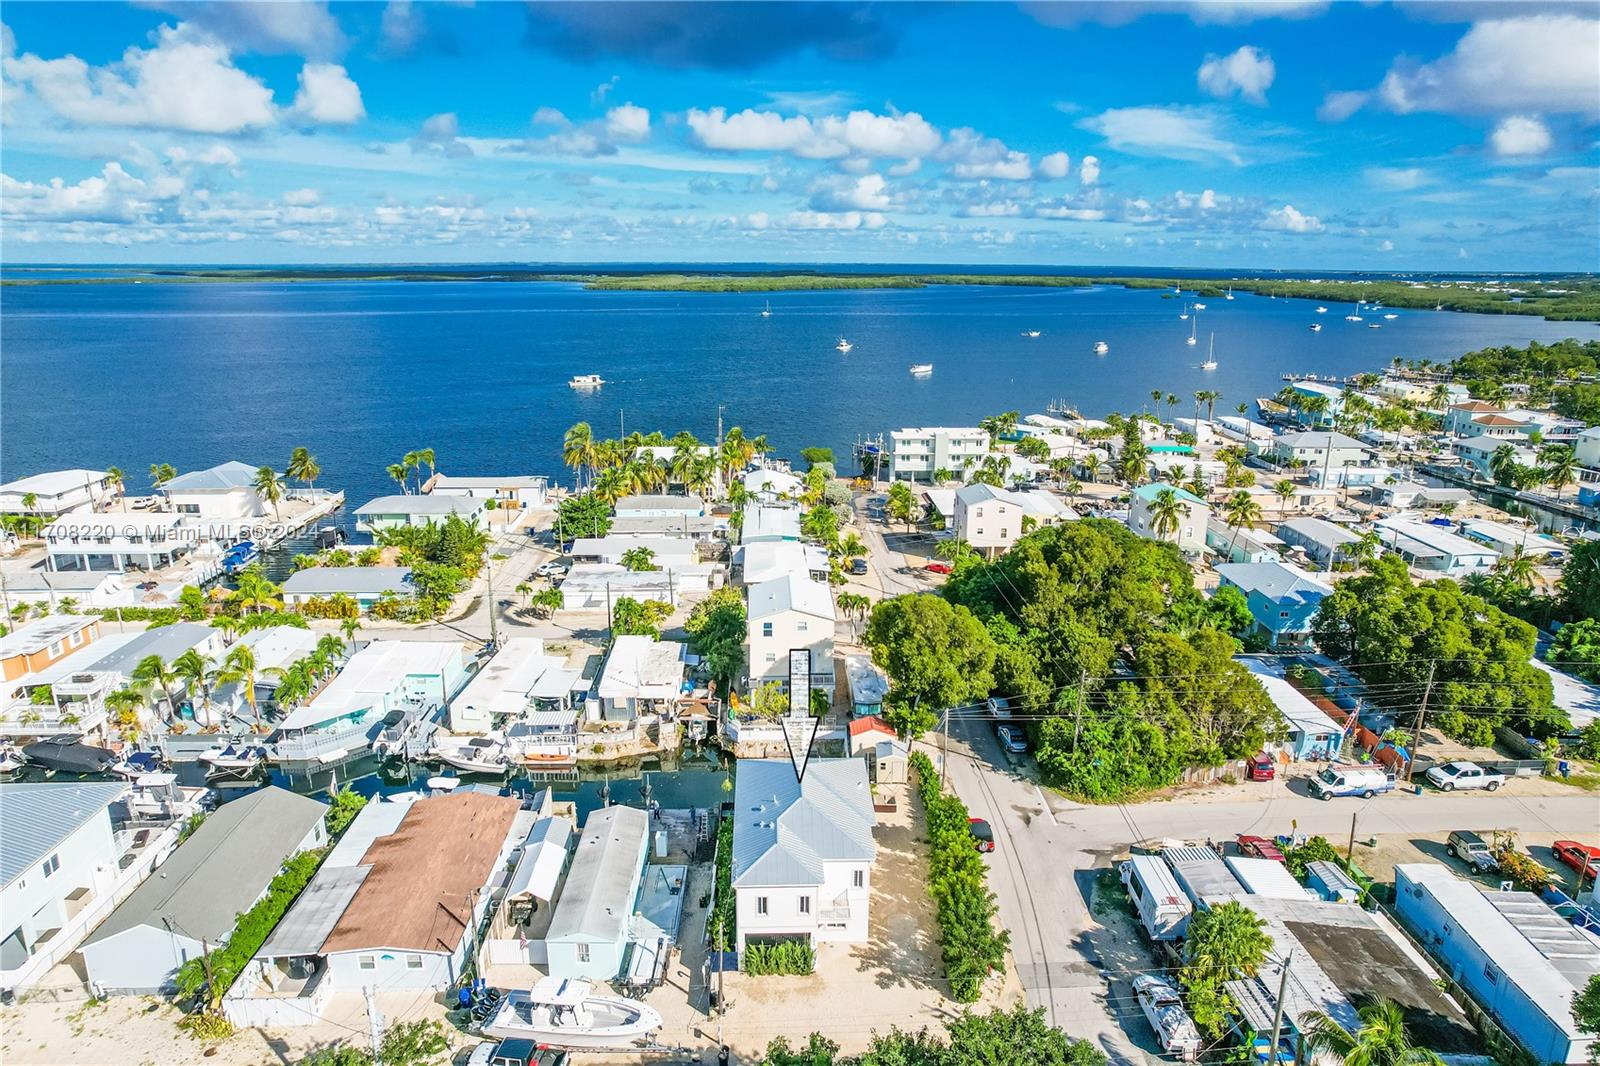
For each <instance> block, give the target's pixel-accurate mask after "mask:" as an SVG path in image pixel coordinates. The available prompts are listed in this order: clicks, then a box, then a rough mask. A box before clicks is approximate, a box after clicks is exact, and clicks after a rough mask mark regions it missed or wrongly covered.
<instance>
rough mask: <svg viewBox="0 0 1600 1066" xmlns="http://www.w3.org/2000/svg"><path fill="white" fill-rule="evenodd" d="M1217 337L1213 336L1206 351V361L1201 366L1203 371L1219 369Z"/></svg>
mask: <svg viewBox="0 0 1600 1066" xmlns="http://www.w3.org/2000/svg"><path fill="white" fill-rule="evenodd" d="M1216 350H1217V335H1216V334H1215V333H1213V334H1211V344H1210V346H1209V347H1208V348H1207V349H1206V361H1205V362H1203V363H1201V364H1200V369H1201V370H1215V369H1216V368H1217V357H1216V354H1215V353H1216Z"/></svg>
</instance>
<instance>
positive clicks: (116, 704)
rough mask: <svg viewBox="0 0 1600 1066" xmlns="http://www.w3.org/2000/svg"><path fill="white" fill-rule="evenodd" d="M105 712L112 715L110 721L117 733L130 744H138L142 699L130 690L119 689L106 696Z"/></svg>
mask: <svg viewBox="0 0 1600 1066" xmlns="http://www.w3.org/2000/svg"><path fill="white" fill-rule="evenodd" d="M105 703H106V710H108V711H110V712H111V714H112V721H113V722H114V723H115V724H116V726H117V729H118V731H120V732H121V733H122V736H123V737H124V739H126V740H127V741H128V743H130V744H137V743H138V742H139V708H140V707H143V706H144V697H143V696H142V695H140V694H139V693H138V692H136V691H135V690H133V689H131V688H119V689H117V690H116V691H115V692H108V693H107V694H106V700H105Z"/></svg>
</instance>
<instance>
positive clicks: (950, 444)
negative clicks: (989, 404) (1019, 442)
mask: <svg viewBox="0 0 1600 1066" xmlns="http://www.w3.org/2000/svg"><path fill="white" fill-rule="evenodd" d="M988 454H989V434H988V432H987V431H985V430H982V429H978V428H977V427H959V428H953V427H950V426H931V427H928V428H917V429H900V430H896V431H895V432H893V433H891V434H889V476H890V477H891V478H893V479H894V480H896V481H932V480H933V475H934V474H935V473H936V472H938V471H940V470H948V471H950V472H951V473H952V474H956V475H960V474H961V472H962V471H963V470H966V469H967V468H969V467H971V466H973V465H974V464H976V463H977V462H978V461H979V460H981V459H982V458H983V457H984V456H985V455H988Z"/></svg>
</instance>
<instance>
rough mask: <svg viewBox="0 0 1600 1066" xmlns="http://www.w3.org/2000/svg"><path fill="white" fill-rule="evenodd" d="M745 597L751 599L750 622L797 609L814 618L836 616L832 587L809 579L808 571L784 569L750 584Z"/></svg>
mask: <svg viewBox="0 0 1600 1066" xmlns="http://www.w3.org/2000/svg"><path fill="white" fill-rule="evenodd" d="M746 598H747V599H748V600H749V603H750V606H749V618H750V621H752V622H755V621H759V620H760V619H762V618H771V617H772V616H773V615H776V614H782V613H784V612H785V611H799V612H800V613H801V614H807V615H811V616H812V617H813V618H825V619H827V620H828V621H830V622H831V621H834V620H835V618H836V617H837V615H835V613H834V607H833V593H832V591H831V590H829V588H828V586H827V585H826V584H824V583H823V582H821V581H813V580H811V575H810V573H809V572H807V573H803V574H796V573H787V574H784V575H783V576H782V577H774V578H768V579H767V580H766V581H763V582H761V583H760V584H756V585H751V586H750V588H749V590H748V592H747V593H746Z"/></svg>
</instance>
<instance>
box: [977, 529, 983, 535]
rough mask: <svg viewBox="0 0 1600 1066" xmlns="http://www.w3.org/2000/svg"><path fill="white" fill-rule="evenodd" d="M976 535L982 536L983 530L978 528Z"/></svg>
mask: <svg viewBox="0 0 1600 1066" xmlns="http://www.w3.org/2000/svg"><path fill="white" fill-rule="evenodd" d="M978 536H980V537H981V536H983V530H981V529H980V530H978Z"/></svg>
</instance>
